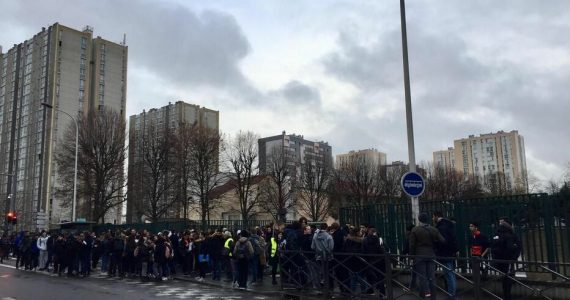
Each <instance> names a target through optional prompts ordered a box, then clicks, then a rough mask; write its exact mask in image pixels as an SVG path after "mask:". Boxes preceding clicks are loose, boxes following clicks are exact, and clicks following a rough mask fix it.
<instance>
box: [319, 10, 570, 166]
mask: <svg viewBox="0 0 570 300" xmlns="http://www.w3.org/2000/svg"><path fill="white" fill-rule="evenodd" d="M493 3H495V2H493ZM565 3H566V5H565V6H566V7H568V5H567V2H565ZM488 4H489V3H488ZM557 4H558V5H559V6H560V5H562V4H561V3H560V2H557ZM418 6H420V7H418ZM455 6H460V7H459V8H458V11H462V10H465V13H466V15H467V17H466V18H465V19H466V21H465V22H464V23H462V24H463V25H462V26H456V25H457V24H459V23H461V22H459V23H455V22H456V21H458V20H459V19H461V21H462V20H463V16H464V15H463V14H459V13H455V18H450V20H446V21H448V22H447V23H445V24H442V23H438V24H436V25H435V26H434V24H429V25H431V26H428V24H425V23H426V22H429V21H430V19H429V18H426V17H425V16H422V18H424V19H421V20H412V21H408V44H409V59H410V71H411V87H412V91H411V92H412V101H413V114H414V131H415V132H414V133H415V141H416V142H415V144H416V153H417V160H422V159H423V160H431V154H432V151H434V150H439V149H443V148H445V147H447V146H452V145H453V140H454V139H458V138H462V137H466V136H468V135H470V134H480V133H489V132H496V131H499V130H506V131H509V130H513V129H516V130H519V133H520V134H522V135H523V136H524V137H525V142H526V149H527V152H528V151H529V150H530V151H532V152H533V155H534V157H535V158H537V159H538V161H540V160H542V161H545V162H549V163H555V164H556V165H558V166H560V167H562V166H564V164H565V163H566V162H567V161H568V156H567V155H566V154H565V152H564V151H563V150H561V149H568V148H569V147H570V134H569V133H568V131H567V129H566V127H567V125H566V124H570V123H568V122H566V121H564V120H566V119H568V117H567V114H568V111H570V96H569V95H568V93H567V91H566V90H567V89H566V86H567V84H568V82H570V76H569V73H570V72H568V71H567V70H568V62H569V60H568V56H566V57H564V55H563V56H562V57H561V60H560V61H559V62H555V63H552V61H553V60H555V59H554V58H552V57H548V54H549V53H552V52H549V51H553V50H557V49H558V50H560V49H562V47H564V45H565V44H567V43H568V42H567V39H561V38H560V34H561V32H567V31H568V30H567V29H569V28H568V26H569V22H568V21H567V19H564V18H562V16H567V15H568V14H567V12H562V13H561V12H560V11H559V10H555V9H544V8H540V9H539V8H537V10H536V11H534V12H533V8H532V7H530V8H529V7H526V8H520V7H519V8H516V9H513V10H508V11H505V14H504V16H501V12H497V11H500V9H496V10H494V9H491V8H490V7H483V6H484V5H475V6H476V7H475V8H473V11H472V12H471V13H470V14H467V11H469V9H468V8H467V6H468V5H464V6H462V5H461V4H457V5H455ZM489 6H492V5H489ZM518 6H521V5H518ZM523 6H524V5H523ZM531 6H532V5H531ZM503 8H506V7H503ZM559 8H560V7H559ZM413 10H415V11H416V13H417V11H421V5H416V7H415V8H413ZM491 10H492V11H493V12H492V13H491V14H493V16H495V17H496V18H495V19H494V20H491V22H490V24H486V23H485V24H482V23H481V22H484V20H486V19H487V18H488V17H487V15H485V13H484V12H486V11H491ZM431 11H437V12H438V14H439V15H443V16H444V17H443V18H444V19H445V18H446V17H445V15H446V14H445V12H448V9H443V8H441V7H440V8H439V9H437V8H434V9H432V10H431ZM477 11H479V12H480V14H477V13H474V12H477ZM459 16H461V17H459ZM519 19H520V20H519ZM409 20H410V19H409ZM542 20H544V23H542V25H541V26H538V27H537V25H540V24H541V21H542ZM465 23H466V24H467V25H465ZM438 25H439V26H442V27H441V28H440V27H437V26H438ZM468 26H473V27H472V28H468V30H467V29H466V30H465V31H461V30H457V29H458V28H463V29H465V27H468ZM550 30H551V31H550ZM454 31H455V32H454ZM517 31H518V32H517ZM359 33H360V32H359V30H358V29H355V30H354V32H353V31H347V30H346V29H343V30H341V31H340V33H339V37H338V40H337V47H338V50H336V51H335V52H332V53H329V54H328V55H326V56H325V57H324V58H323V61H322V63H323V66H324V68H325V70H326V71H327V72H328V74H330V75H332V76H334V77H336V78H337V79H338V80H341V81H343V82H347V83H350V84H352V85H353V86H355V87H356V88H357V89H358V93H357V95H356V96H355V97H354V98H353V99H351V100H352V103H354V105H355V106H357V108H356V109H355V110H354V111H355V113H353V114H348V115H347V114H346V112H334V114H335V116H336V117H335V118H336V120H338V122H339V123H342V124H343V126H337V127H336V128H335V129H334V130H332V131H331V132H330V134H331V135H333V134H335V133H336V132H339V133H340V134H341V135H344V136H345V138H347V139H351V141H350V142H344V143H343V144H347V143H350V144H351V145H365V144H367V143H368V144H369V146H368V147H374V146H375V145H385V146H386V147H387V148H386V149H381V150H383V151H387V152H388V160H392V159H394V158H397V159H405V158H407V154H406V153H407V149H406V148H405V145H406V144H405V137H406V133H405V126H406V125H405V123H403V122H402V121H403V120H405V114H404V100H403V99H404V93H403V90H404V89H403V76H402V73H403V71H402V53H401V36H400V31H399V28H397V27H393V28H387V29H386V31H383V32H380V33H378V35H376V36H375V37H374V38H373V39H372V40H363V39H361V38H358V36H359ZM493 34H495V37H496V36H499V35H504V36H507V37H511V40H509V41H508V43H505V44H501V43H493V42H491V41H492V40H493V37H494V35H493ZM482 36H483V37H484V39H482V40H478V39H474V37H482ZM563 40H565V41H563ZM474 46H475V47H474ZM481 49H483V50H485V51H486V52H484V53H485V54H489V53H490V54H493V55H495V56H492V57H485V55H482V53H481V52H478V50H481ZM541 54H544V55H542V56H541ZM525 55H527V56H525ZM526 57H532V58H533V60H526V61H525V58H526ZM521 61H522V62H521ZM370 96H372V97H374V99H370ZM393 98H396V99H398V100H397V101H398V102H400V103H401V105H400V106H398V105H396V107H395V108H394V109H393V110H392V111H391V112H392V113H391V114H388V115H384V116H379V117H377V118H374V117H370V116H366V113H367V112H368V111H369V110H370V109H371V108H373V107H375V105H376V106H378V105H383V104H386V103H389V102H390V101H389V99H393ZM355 118H356V119H358V120H360V122H351V120H353V119H355ZM363 123H364V124H367V126H363V125H362V124H363ZM369 127H372V128H374V129H376V130H378V134H377V135H372V134H370V133H369V132H370V129H369ZM402 138H403V139H404V140H403V141H402ZM393 141H399V142H403V143H401V144H400V143H394V142H393ZM547 141H548V142H547ZM390 154H396V156H394V155H390ZM531 168H532V166H531ZM543 175H544V174H543Z"/></svg>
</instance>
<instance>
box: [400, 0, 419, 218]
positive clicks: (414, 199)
mask: <svg viewBox="0 0 570 300" xmlns="http://www.w3.org/2000/svg"><path fill="white" fill-rule="evenodd" d="M400 23H401V25H402V56H403V61H404V92H405V98H406V126H407V129H408V157H409V161H410V165H409V168H410V172H415V171H416V153H415V149H414V124H413V122H412V97H411V92H410V70H409V63H408V34H407V31H406V4H405V2H404V0H400ZM419 213H420V204H419V201H418V197H412V220H413V221H414V222H416V221H417V219H418V215H419Z"/></svg>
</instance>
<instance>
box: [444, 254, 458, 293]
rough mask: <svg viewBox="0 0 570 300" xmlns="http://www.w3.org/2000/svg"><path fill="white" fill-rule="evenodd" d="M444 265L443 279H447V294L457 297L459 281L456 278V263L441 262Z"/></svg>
mask: <svg viewBox="0 0 570 300" xmlns="http://www.w3.org/2000/svg"><path fill="white" fill-rule="evenodd" d="M441 264H442V265H444V266H445V268H443V277H444V278H445V282H447V292H448V293H449V295H451V296H455V292H456V291H457V279H456V278H455V273H453V270H455V262H454V261H443V262H441Z"/></svg>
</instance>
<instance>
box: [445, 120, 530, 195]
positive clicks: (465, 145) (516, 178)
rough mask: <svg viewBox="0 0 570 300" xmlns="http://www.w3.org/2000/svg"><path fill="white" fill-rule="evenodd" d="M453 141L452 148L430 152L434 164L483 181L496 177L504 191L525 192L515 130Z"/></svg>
mask: <svg viewBox="0 0 570 300" xmlns="http://www.w3.org/2000/svg"><path fill="white" fill-rule="evenodd" d="M453 144H454V147H453V148H449V149H448V150H444V151H437V152H434V165H436V166H437V165H440V166H442V167H445V168H446V169H455V170H456V171H457V172H459V173H461V174H463V176H474V177H475V178H476V179H477V180H478V181H479V182H481V183H483V184H485V183H486V182H488V181H489V180H498V181H499V182H498V184H500V185H502V186H504V188H505V189H506V190H509V191H517V192H526V191H527V189H528V182H527V179H528V178H527V168H526V154H525V146H524V138H523V136H522V135H520V134H519V133H518V131H517V130H513V131H510V132H504V131H499V132H497V133H488V134H481V135H479V136H474V135H470V136H469V137H467V138H463V139H458V140H455V141H454V143H453Z"/></svg>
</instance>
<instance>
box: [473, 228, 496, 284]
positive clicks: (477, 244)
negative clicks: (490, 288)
mask: <svg viewBox="0 0 570 300" xmlns="http://www.w3.org/2000/svg"><path fill="white" fill-rule="evenodd" d="M469 231H470V232H471V238H470V239H469V254H470V255H471V257H478V258H481V259H485V258H487V255H488V254H489V251H490V249H491V248H489V246H490V243H489V238H488V237H487V236H486V235H484V234H483V233H481V231H480V230H479V223H478V222H471V223H469ZM481 278H482V279H483V280H485V279H486V278H487V268H485V267H483V266H482V267H481Z"/></svg>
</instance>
